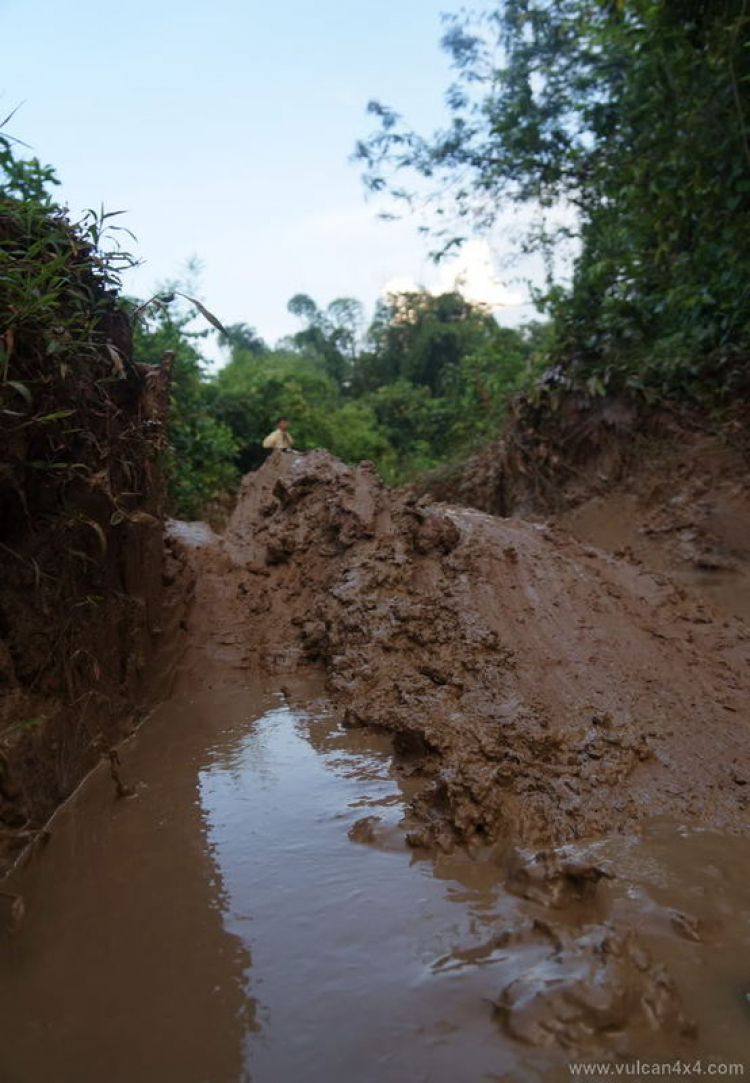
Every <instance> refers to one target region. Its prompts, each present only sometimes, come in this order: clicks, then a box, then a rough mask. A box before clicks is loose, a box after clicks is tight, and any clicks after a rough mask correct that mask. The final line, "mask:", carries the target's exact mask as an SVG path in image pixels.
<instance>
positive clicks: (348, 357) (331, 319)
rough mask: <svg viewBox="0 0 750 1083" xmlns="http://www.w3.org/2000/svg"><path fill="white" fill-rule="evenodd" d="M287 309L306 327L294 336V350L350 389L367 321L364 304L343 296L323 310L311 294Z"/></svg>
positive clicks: (298, 296) (300, 296)
mask: <svg viewBox="0 0 750 1083" xmlns="http://www.w3.org/2000/svg"><path fill="white" fill-rule="evenodd" d="M287 308H288V310H289V312H291V313H292V315H294V316H298V317H299V318H300V319H301V320H303V321H304V323H305V325H306V326H305V328H304V330H302V331H299V332H297V334H296V335H294V336H293V338H292V343H293V345H294V347H295V348H296V349H297V350H299V351H301V352H302V353H305V354H307V355H309V356H311V357H313V358H316V359H318V360H319V361H320V362H321V363H322V365H323V368H324V369H325V371H326V373H327V374H328V375H329V376H330V377H331V379H332V380H334V381H335V382H336V384H338V386H339V387H340V388H341V389H342V390H346V389H347V388H348V387H349V383H350V381H351V375H352V366H353V364H354V360H355V357H356V352H357V343H358V339H359V336H360V333H361V327H362V321H363V309H362V305H361V304H360V302H359V301H357V300H355V299H354V298H353V297H339V298H337V299H336V300H335V301H331V303H330V304H329V305H328V307H327V308H326V309H325V311H322V310H321V309H319V308H318V306H317V305H316V303H315V302H314V301H313V299H312V298H311V297H308V296H307V294H305V293H297V294H295V295H294V297H292V299H291V300H290V301H289V304H288V305H287Z"/></svg>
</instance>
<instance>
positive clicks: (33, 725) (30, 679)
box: [0, 288, 170, 869]
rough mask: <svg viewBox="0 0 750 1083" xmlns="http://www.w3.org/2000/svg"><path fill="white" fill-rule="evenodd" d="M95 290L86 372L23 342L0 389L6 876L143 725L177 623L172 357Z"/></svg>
mask: <svg viewBox="0 0 750 1083" xmlns="http://www.w3.org/2000/svg"><path fill="white" fill-rule="evenodd" d="M92 294H93V296H94V297H95V298H96V305H95V306H94V309H93V315H92V318H93V319H94V321H95V334H94V335H92V338H93V345H92V348H91V349H90V350H89V351H88V352H87V353H86V354H85V355H84V356H81V357H80V358H79V363H78V364H77V366H73V365H71V364H61V363H59V361H58V359H57V358H56V357H55V355H54V354H51V353H48V352H47V351H48V345H49V341H50V339H49V338H48V337H47V336H46V334H45V333H43V332H42V331H40V332H37V333H34V334H27V335H26V336H25V337H24V336H22V335H16V336H13V338H12V346H13V353H12V355H11V357H10V358H9V361H10V367H11V370H12V375H13V384H12V385H10V384H6V385H4V386H3V388H2V390H3V392H4V396H2V397H0V405H9V404H10V405H12V406H13V407H14V409H12V410H11V409H7V410H4V411H3V413H4V416H3V420H2V423H3V432H2V440H0V869H2V867H3V866H4V865H7V863H8V862H9V861H10V860H12V857H13V855H14V854H15V853H17V852H18V850H19V848H21V847H23V846H24V845H25V844H26V843H27V842H28V841H29V840H30V839H32V838H34V836H35V833H36V831H37V829H38V828H39V827H40V826H41V825H42V824H43V823H44V822H45V820H46V819H47V817H48V816H49V815H50V813H51V812H52V811H53V810H54V808H55V807H56V806H57V805H58V804H59V802H60V801H61V800H63V799H64V798H65V797H66V796H67V795H68V794H69V793H70V792H71V791H72V790H73V789H74V788H75V786H76V785H77V784H78V782H79V781H80V779H81V778H82V776H83V774H84V773H85V772H86V770H87V769H88V768H89V767H90V766H91V765H92V764H93V763H94V762H95V761H96V760H97V759H98V758H99V757H100V756H101V755H107V754H109V752H110V751H111V749H112V747H113V743H114V742H115V741H116V740H117V739H118V738H119V737H121V736H122V735H123V733H124V732H127V730H128V728H129V727H131V726H132V725H133V724H134V721H135V719H136V717H137V715H138V705H139V703H142V702H145V701H146V699H147V690H146V687H145V677H146V674H147V672H148V669H149V660H150V658H151V656H152V654H153V652H154V647H155V643H156V640H157V638H158V635H159V625H160V621H161V619H162V618H161V603H162V578H163V573H164V548H163V537H162V515H163V495H162V492H163V490H162V479H161V473H160V466H159V455H160V451H161V449H162V447H163V444H164V439H165V433H164V424H165V419H166V407H167V400H168V386H169V376H170V373H169V360H168V359H167V360H165V363H164V364H163V365H162V366H161V367H159V366H138V365H136V364H134V363H133V362H132V361H131V357H130V327H129V324H128V321H127V319H126V318H125V316H124V315H122V314H121V313H120V312H118V311H117V308H116V305H115V300H114V298H113V297H111V296H108V295H107V293H106V291H103V290H100V289H98V288H93V289H92ZM5 341H6V345H7V343H8V341H9V340H8V339H7V337H6V340H5ZM19 386H20V387H23V388H24V389H25V393H24V396H23V401H22V400H21V397H20V396H19V395H18V393H17V388H18V387H19ZM18 407H20V409H19V408H18ZM113 768H114V770H115V772H116V763H114V762H113Z"/></svg>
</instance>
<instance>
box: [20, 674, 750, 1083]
mask: <svg viewBox="0 0 750 1083" xmlns="http://www.w3.org/2000/svg"><path fill="white" fill-rule="evenodd" d="M296 704H301V705H302V706H296ZM390 751H391V746H390V741H389V739H388V737H387V736H385V735H382V734H373V733H368V732H365V731H362V730H344V729H343V728H341V726H340V725H339V724H338V722H337V720H336V718H335V717H332V716H331V715H330V714H329V713H328V711H327V708H326V705H325V703H324V702H323V701H322V700H321V699H320V697H319V692H318V690H316V689H315V688H311V687H310V686H309V685H304V684H300V685H299V686H293V687H292V690H291V692H290V691H287V692H284V693H281V692H278V691H276V690H274V689H273V688H271V689H269V690H267V691H262V690H261V691H260V692H258V691H251V690H249V689H248V688H246V687H244V686H242V685H231V684H228V683H226V682H225V681H223V682H218V681H217V682H216V683H215V684H213V685H211V684H210V683H208V684H206V686H205V688H204V689H203V690H202V691H201V692H200V694H198V695H192V696H190V697H188V696H187V695H183V696H179V695H178V696H177V697H175V698H174V699H173V700H172V701H171V702H170V703H169V704H167V705H166V706H165V707H164V708H162V709H161V711H160V712H159V713H158V714H157V716H156V717H154V718H153V719H152V720H151V721H150V722H149V725H148V726H147V727H146V728H145V729H144V731H143V732H142V734H141V735H140V736H139V737H138V738H137V740H136V741H135V742H133V744H132V745H131V746H130V747H129V748H128V750H127V751H126V752H125V754H124V755H123V775H124V777H125V778H126V780H127V781H128V782H129V783H135V784H136V785H137V788H138V797H137V798H136V799H135V800H132V801H114V800H113V797H112V793H111V783H110V780H109V778H108V776H107V774H106V773H105V772H102V773H101V774H100V775H98V776H96V777H95V778H93V779H92V780H91V781H90V783H89V784H88V785H87V786H86V787H85V789H84V790H83V791H82V792H81V793H80V794H79V796H78V798H77V800H76V801H75V802H73V803H72V805H71V806H70V807H69V808H68V809H67V810H65V811H64V812H63V813H62V814H61V815H60V816H59V817H58V820H57V822H56V824H55V826H54V833H53V839H52V842H51V844H50V846H49V848H48V850H47V852H46V853H45V854H44V855H43V857H42V858H41V859H38V860H36V861H34V862H33V863H32V864H31V865H30V866H29V867H28V868H27V869H26V870H23V871H21V872H19V873H18V874H16V876H15V878H14V882H13V883H12V884H11V885H10V887H9V889H10V890H18V891H21V892H23V894H24V895H25V897H26V899H27V902H28V903H29V906H30V915H29V919H28V921H27V922H26V924H25V925H24V926H23V927H22V929H21V930H20V932H19V933H18V934H17V936H16V938H15V939H13V940H8V939H6V940H5V941H4V942H3V944H2V966H3V975H2V980H1V981H0V1018H2V1019H3V1024H4V1034H5V1037H4V1040H3V1043H2V1050H1V1051H0V1057H2V1061H0V1079H2V1081H3V1083H6V1081H7V1083H30V1081H33V1083H37V1081H39V1083H47V1081H48V1080H49V1081H50V1083H58V1081H59V1083H67V1081H68V1080H75V1081H76V1083H101V1081H102V1080H107V1081H108V1083H126V1081H127V1083H134V1081H136V1080H138V1081H140V1080H144V1081H145V1083H150V1081H151V1080H154V1081H156V1080H158V1081H159V1083H244V1081H245V1080H247V1079H250V1078H252V1080H253V1081H254V1083H278V1081H280V1080H284V1081H285V1080H304V1081H305V1083H339V1081H341V1083H349V1081H350V1080H356V1081H357V1083H415V1081H419V1080H424V1081H429V1083H456V1081H458V1080H464V1079H471V1083H482V1081H490V1080H501V1079H502V1080H505V1081H517V1083H522V1081H523V1083H526V1081H531V1083H533V1081H535V1080H539V1081H540V1083H542V1081H544V1083H547V1081H549V1080H555V1079H558V1078H563V1077H564V1074H565V1064H566V1062H567V1057H566V1054H565V1052H564V1050H560V1049H557V1048H553V1049H547V1050H535V1049H531V1048H528V1047H524V1046H522V1045H518V1044H515V1043H513V1042H511V1041H510V1040H509V1039H508V1038H507V1037H505V1036H504V1035H503V1033H502V1032H501V1030H500V1029H499V1027H498V1025H497V1023H496V1021H495V1020H494V1018H493V1013H492V1007H491V1005H492V1003H493V1002H494V1001H495V1000H496V998H497V995H498V993H499V991H500V989H501V988H502V987H503V986H504V985H505V984H507V983H508V982H510V981H512V980H513V979H514V978H516V977H517V976H518V975H519V974H520V973H522V972H523V971H524V970H528V969H529V968H532V967H534V966H538V965H539V964H540V962H541V963H543V962H544V960H545V958H546V957H547V955H548V946H547V945H546V944H545V943H539V942H538V940H537V941H534V940H533V939H531V940H529V939H527V940H525V941H522V940H518V939H515V938H514V934H515V933H516V932H517V931H518V930H519V929H522V928H526V929H528V928H529V926H530V924H531V923H532V922H533V920H534V918H535V917H543V918H545V919H546V920H549V912H546V913H545V911H544V910H543V908H542V907H540V906H537V905H535V904H534V903H531V902H529V901H527V900H524V899H521V898H518V897H516V896H514V895H510V894H508V892H507V891H506V890H505V889H504V886H503V866H502V854H501V853H500V852H499V851H492V850H489V849H487V850H485V851H483V852H481V853H479V854H478V855H474V856H472V857H469V856H468V855H467V854H465V853H462V852H460V851H459V852H456V853H454V854H450V855H447V854H441V855H439V856H438V857H436V858H435V859H434V860H432V859H430V858H429V857H428V855H426V854H425V853H424V852H414V851H411V850H410V849H409V848H408V847H407V846H406V844H405V823H404V817H405V810H406V802H407V800H408V797H409V796H410V794H411V793H412V792H413V788H414V782H413V781H410V780H408V779H407V780H399V779H398V778H397V777H396V775H395V774H394V773H393V770H392V768H391V758H390ZM367 818H369V820H368V822H366V823H365V824H364V826H362V821H365V820H367ZM358 824H359V825H360V828H359V829H358V828H357V825H358ZM580 849H581V852H582V853H583V854H587V855H588V856H589V857H590V858H591V860H593V861H595V862H596V863H597V864H600V865H602V866H604V867H606V868H607V869H608V871H610V872H611V873H613V874H614V875H615V877H616V879H614V880H612V881H608V882H607V883H606V885H605V884H603V885H602V887H603V891H602V895H603V898H602V907H603V910H606V912H607V914H608V916H610V917H612V918H613V919H615V920H617V921H618V922H621V923H623V924H624V925H626V926H630V927H636V928H638V930H639V933H640V935H641V936H642V938H644V939H645V940H646V941H647V942H648V944H649V945H650V946H651V948H652V951H653V954H654V955H655V956H656V957H657V958H658V959H660V960H664V961H666V962H667V963H668V965H669V966H670V969H671V970H672V971H673V973H674V974H675V976H676V977H677V979H678V982H679V984H680V986H681V988H682V990H683V992H684V994H685V996H686V999H687V1001H688V1009H689V1012H690V1013H691V1014H692V1015H693V1016H695V1017H696V1018H698V1019H699V1021H700V1023H701V1038H700V1042H701V1045H700V1048H701V1051H704V1050H705V1051H706V1052H708V1053H711V1054H716V1055H719V1054H721V1055H722V1056H723V1057H724V1058H725V1059H730V1058H732V1059H736V1060H740V1059H741V1057H742V1050H743V1048H744V1044H745V1043H746V1035H747V1003H746V998H745V993H746V991H747V988H748V973H747V968H746V966H745V963H744V960H746V958H747V957H748V952H747V949H748V947H750V885H749V882H748V879H747V875H746V870H747V867H748V859H750V841H748V840H747V839H738V838H732V837H726V836H718V835H715V834H711V833H709V832H700V831H694V830H693V831H686V830H684V829H682V828H680V826H679V825H674V824H662V825H658V824H657V825H653V826H652V827H651V828H650V829H649V830H648V831H647V832H646V835H645V837H643V838H622V837H619V838H610V839H595V840H591V841H590V842H589V843H582V844H581V846H580ZM572 920H573V919H572V918H571V917H569V916H566V915H565V914H564V913H559V912H558V913H556V915H555V916H554V921H555V922H561V923H563V924H564V923H565V922H566V921H572ZM686 932H687V935H685V934H686ZM691 932H694V933H696V935H697V939H691ZM696 974H700V979H701V980H700V981H699V982H697V981H696V980H695V976H696Z"/></svg>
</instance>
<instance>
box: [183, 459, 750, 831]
mask: <svg viewBox="0 0 750 1083" xmlns="http://www.w3.org/2000/svg"><path fill="white" fill-rule="evenodd" d="M204 553H205V561H206V565H205V576H204V578H205V579H206V583H205V586H204V589H205V590H207V591H208V594H207V595H206V602H205V606H204V609H205V612H207V613H209V614H211V613H213V612H215V611H216V610H217V608H219V607H221V608H222V609H223V611H224V612H225V614H227V617H226V621H227V623H226V628H227V629H231V631H229V632H227V635H226V636H225V638H227V639H228V640H230V639H231V640H233V643H234V649H235V650H236V651H238V652H239V657H240V659H243V660H244V661H245V662H246V663H249V662H250V661H251V660H252V659H253V658H257V659H258V663H259V664H260V665H261V667H263V668H265V669H266V670H270V671H272V672H273V671H276V672H284V671H291V670H294V669H299V668H304V667H305V666H306V665H308V664H309V663H311V662H312V663H315V664H317V665H318V666H319V667H321V668H322V669H323V670H324V672H325V675H326V681H327V688H328V691H329V694H330V695H331V697H332V699H333V701H334V703H335V704H336V706H337V707H339V708H340V709H341V710H342V711H343V712H344V719H345V722H346V724H347V725H352V726H357V725H368V726H375V727H379V728H381V729H383V730H385V731H387V732H388V733H390V734H392V735H393V738H394V748H395V753H396V758H397V762H398V764H399V767H400V770H401V771H402V772H403V773H404V774H407V775H409V776H410V777H413V778H419V779H421V781H422V782H423V785H422V787H421V789H420V792H419V794H418V795H417V797H416V798H415V802H414V803H415V808H416V809H417V811H418V812H419V813H420V816H421V821H422V822H421V826H420V827H419V828H417V829H416V830H415V832H414V833H413V835H412V836H411V838H412V842H413V844H414V845H421V844H423V843H424V844H430V845H431V844H434V843H437V844H438V845H439V846H441V847H442V848H444V849H447V848H450V847H451V846H452V845H453V844H454V843H455V841H456V840H458V841H460V842H462V843H466V844H469V845H471V844H472V843H474V842H488V841H496V840H509V841H513V842H515V843H520V844H523V845H534V846H539V847H543V846H547V845H549V844H550V843H555V844H559V843H563V842H566V841H569V840H571V839H576V838H584V837H588V836H591V835H596V834H600V833H601V832H602V831H604V830H617V831H627V830H630V829H631V828H632V827H633V826H634V825H635V824H637V823H638V822H640V821H642V820H644V819H647V818H651V817H654V816H664V815H671V816H679V817H680V818H681V819H683V820H684V821H685V822H692V823H704V824H705V823H710V824H713V825H714V826H717V827H723V828H728V829H738V830H739V829H744V827H745V826H746V824H747V819H748V816H747V805H748V793H747V778H746V776H747V765H748V761H749V759H750V728H749V727H748V721H749V720H748V678H747V673H748V669H747V662H748V658H749V657H750V635H748V629H747V626H746V625H745V624H743V623H742V622H741V621H739V620H736V619H731V618H729V617H719V616H718V615H717V614H716V613H715V612H712V611H711V610H709V609H708V608H707V607H705V606H704V605H703V604H702V603H700V602H698V601H696V600H695V598H694V597H692V596H690V595H688V594H687V593H686V592H685V591H683V590H681V589H680V588H678V587H677V586H675V584H674V583H673V582H671V581H670V580H669V579H668V578H665V577H663V576H661V577H660V576H658V575H654V574H650V573H648V572H646V571H645V570H644V569H643V568H642V567H639V566H637V565H633V564H631V563H628V562H627V561H622V560H616V559H614V558H612V557H610V556H608V555H606V554H605V553H603V552H601V551H599V550H596V549H594V548H592V547H589V546H586V545H583V544H580V543H578V542H577V541H576V540H575V539H573V538H572V537H570V535H568V534H567V533H565V532H563V531H562V530H560V529H555V528H549V527H544V526H538V525H535V524H532V523H527V522H523V521H521V520H501V519H496V518H493V517H491V516H488V515H484V514H482V513H479V512H476V511H472V510H469V509H456V508H450V507H447V506H440V505H429V504H426V503H422V502H420V501H419V500H414V499H411V498H408V497H403V496H399V495H396V494H394V493H392V492H391V491H389V490H387V489H385V488H384V487H383V486H382V485H381V484H380V482H379V481H378V479H377V477H376V476H375V475H374V473H373V472H372V471H371V470H369V469H368V468H367V467H366V466H360V467H358V468H351V467H346V466H344V465H343V464H341V463H340V462H338V461H337V460H335V459H333V458H332V457H331V456H329V455H327V454H326V453H325V452H312V453H310V454H308V455H305V456H301V455H281V454H280V455H278V456H274V457H273V458H272V459H271V460H270V461H269V463H267V464H266V466H265V467H264V469H263V470H261V471H259V472H258V473H256V474H252V475H249V476H248V478H247V479H246V481H245V485H244V488H243V490H242V493H241V495H240V500H239V503H238V507H237V510H236V511H235V513H234V515H233V517H232V519H231V520H230V523H229V527H228V530H227V534H226V536H225V539H224V541H223V543H222V545H221V546H220V547H213V548H212V547H206V548H204ZM209 580H210V582H209ZM212 591H213V594H211V592H212ZM195 619H196V621H197V622H198V624H200V620H201V617H200V615H199V614H196V618H195ZM228 645H229V642H228V641H227V646H228Z"/></svg>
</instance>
